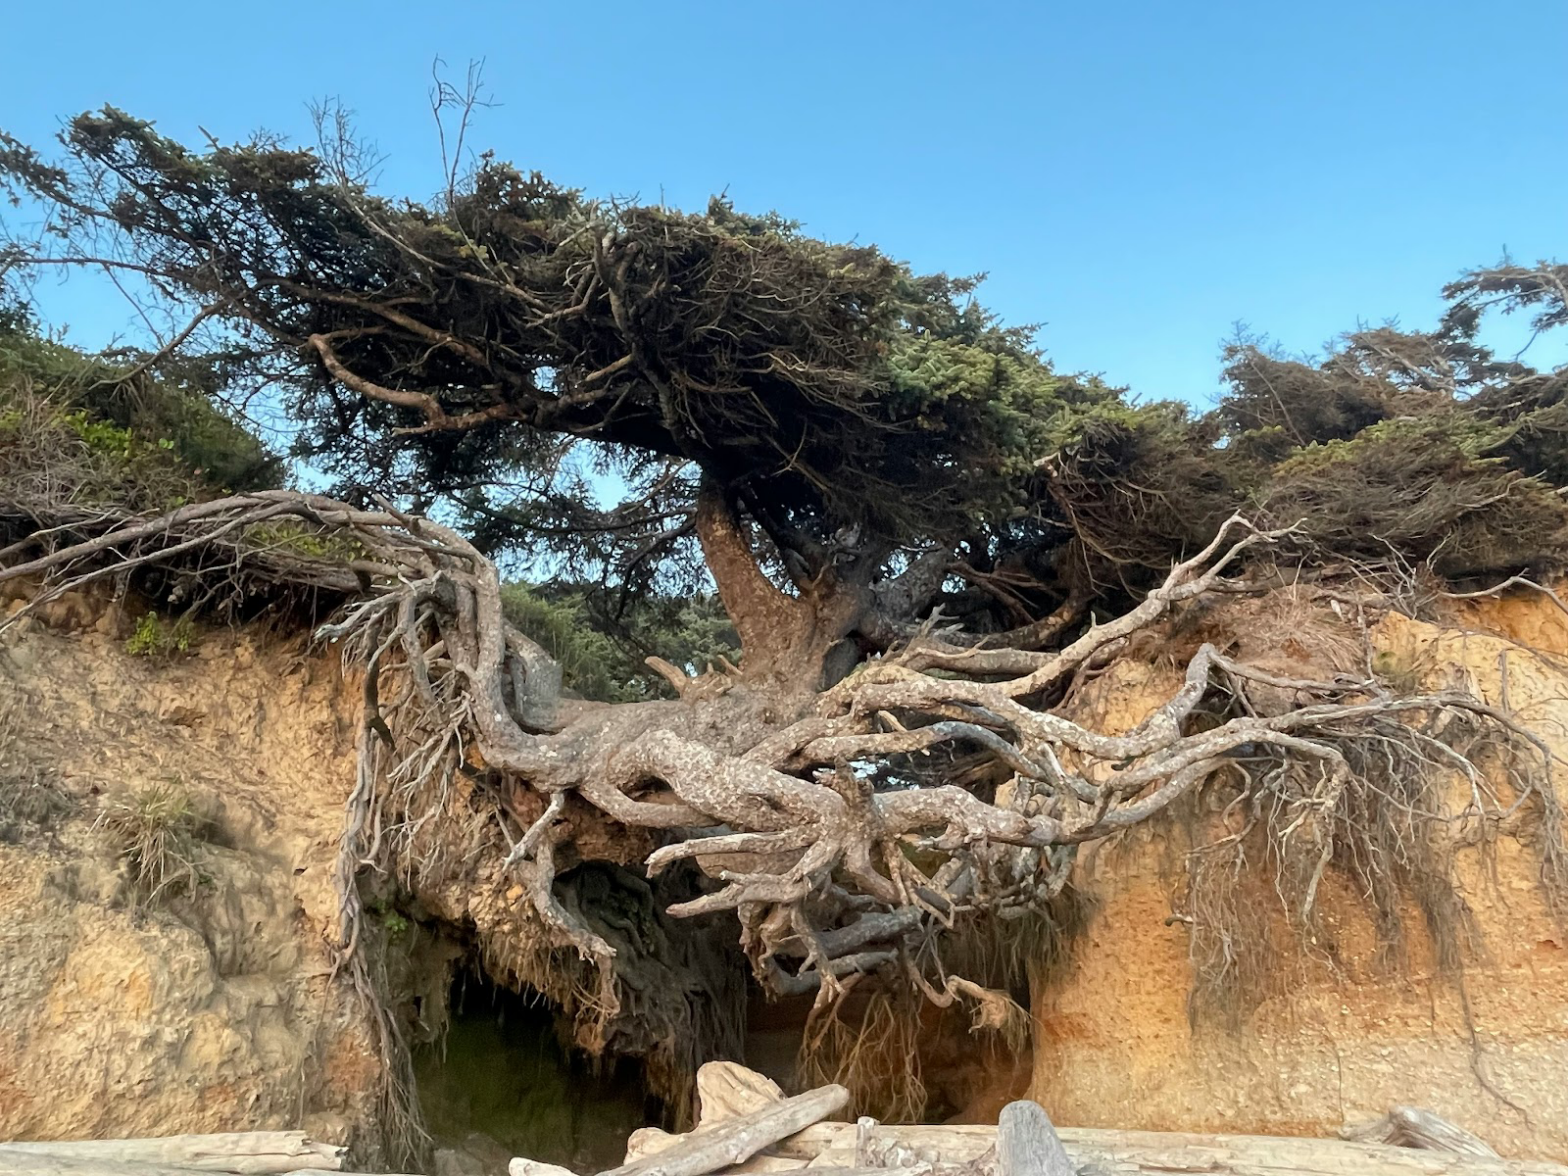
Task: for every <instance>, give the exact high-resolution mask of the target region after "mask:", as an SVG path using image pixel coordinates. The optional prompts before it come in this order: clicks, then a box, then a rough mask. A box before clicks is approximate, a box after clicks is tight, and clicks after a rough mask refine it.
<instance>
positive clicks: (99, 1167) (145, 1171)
mask: <svg viewBox="0 0 1568 1176" xmlns="http://www.w3.org/2000/svg"><path fill="white" fill-rule="evenodd" d="M223 1171H225V1169H223V1168H214V1167H211V1166H208V1167H203V1168H189V1167H185V1166H183V1165H179V1164H163V1163H156V1162H154V1163H142V1162H140V1161H138V1160H122V1159H119V1158H117V1157H116V1156H113V1155H97V1156H69V1155H59V1154H51V1153H49V1152H42V1151H23V1150H21V1149H20V1148H17V1147H14V1146H12V1145H10V1144H0V1176H202V1174H203V1173H212V1172H223ZM227 1171H229V1172H233V1171H234V1169H227ZM251 1171H254V1169H251ZM264 1171H271V1172H288V1173H290V1174H291V1176H368V1174H367V1173H354V1172H343V1171H341V1170H340V1169H339V1168H337V1167H331V1168H321V1167H310V1168H286V1169H280V1168H273V1169H264ZM392 1176H395V1174H392Z"/></svg>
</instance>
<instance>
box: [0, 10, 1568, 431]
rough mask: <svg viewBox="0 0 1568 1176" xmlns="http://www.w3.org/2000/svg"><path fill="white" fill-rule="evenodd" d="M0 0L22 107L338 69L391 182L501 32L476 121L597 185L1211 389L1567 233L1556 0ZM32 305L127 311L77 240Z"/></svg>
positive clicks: (6, 72)
mask: <svg viewBox="0 0 1568 1176" xmlns="http://www.w3.org/2000/svg"><path fill="white" fill-rule="evenodd" d="M7 8H8V11H7V12H6V14H5V16H4V19H3V21H0V36H3V41H0V125H3V126H4V127H5V128H6V129H8V130H10V131H11V132H12V133H14V134H18V135H20V136H21V137H23V138H26V139H30V140H34V141H37V140H42V139H43V138H45V137H46V136H48V135H49V134H50V133H52V131H53V130H54V129H55V128H56V127H57V126H58V124H59V120H60V119H62V118H63V117H66V116H68V115H71V114H73V113H75V112H77V111H80V110H83V109H86V108H89V107H96V106H99V105H101V104H103V103H113V104H115V105H117V106H120V107H122V108H124V109H126V110H128V111H130V112H131V113H133V114H135V115H138V116H141V117H145V118H151V119H154V120H156V121H157V123H158V124H159V126H160V128H162V129H163V130H164V131H165V132H167V133H171V134H174V135H176V136H180V137H188V136H195V135H196V134H197V128H198V126H200V127H203V128H205V129H207V130H208V131H211V132H212V133H213V134H215V135H217V136H219V137H220V138H223V139H234V138H240V137H243V136H244V135H245V134H247V133H248V132H249V131H251V130H253V129H255V128H257V127H265V128H267V129H269V130H273V131H278V132H282V133H285V134H287V135H289V136H291V137H293V138H296V139H301V140H306V141H309V140H311V138H312V132H311V127H310V120H309V116H308V114H307V111H306V104H307V103H308V102H309V101H310V100H311V99H320V98H323V97H327V96H335V97H337V98H339V99H341V101H342V102H343V103H344V104H345V105H347V106H349V107H350V108H352V109H353V110H355V111H356V112H357V116H358V117H357V122H358V124H359V126H360V128H361V129H362V131H363V132H364V133H365V134H366V135H367V136H368V137H370V138H372V139H374V140H375V141H376V142H377V143H378V144H379V145H380V147H381V149H382V151H383V152H384V153H385V154H386V155H387V157H388V158H387V164H386V166H385V168H384V170H383V184H382V187H383V189H385V190H387V191H391V192H395V193H397V194H402V195H410V196H414V197H424V196H427V195H428V194H429V193H430V192H432V191H434V190H435V188H436V187H437V184H438V181H437V176H438V174H439V170H440V169H439V153H438V148H437V143H436V138H435V134H434V128H433V123H432V120H431V117H430V113H429V108H428V100H427V97H426V90H427V88H428V84H429V75H430V68H431V64H432V60H433V59H434V58H435V57H437V56H438V55H439V56H440V57H442V58H443V59H445V61H446V62H447V63H448V64H449V67H450V72H451V73H452V74H453V75H454V76H456V77H461V74H462V72H463V69H464V67H465V66H466V64H467V63H468V61H469V60H470V59H473V58H483V59H484V60H485V63H486V65H485V76H486V79H487V81H488V82H489V85H490V87H491V90H492V91H493V94H494V97H495V98H496V100H497V101H498V102H499V103H500V104H501V105H499V106H498V107H496V108H494V109H492V110H489V111H487V112H485V113H484V114H483V115H482V117H481V119H480V122H479V125H478V128H477V131H476V133H475V138H474V141H475V143H476V144H478V145H480V146H489V147H493V148H495V149H496V151H497V152H498V153H499V154H500V155H502V156H503V157H508V158H510V159H512V160H513V161H514V162H515V163H517V164H519V165H520V166H523V167H536V168H538V169H540V170H541V171H543V172H545V173H546V174H547V175H549V176H550V177H551V178H552V179H555V180H557V181H558V182H561V183H566V184H570V185H573V186H579V187H582V188H585V189H587V190H588V191H589V192H590V193H593V194H599V195H610V194H615V195H629V194H639V195H641V196H642V197H643V198H644V199H658V198H659V197H660V195H661V194H662V196H663V197H664V199H665V200H666V201H668V202H669V203H671V204H675V205H678V206H682V207H691V208H696V207H700V206H701V205H702V204H704V203H705V202H706V200H707V197H708V196H709V194H710V193H713V192H716V191H720V190H727V191H728V192H729V194H730V195H731V197H732V198H733V199H734V200H735V202H736V204H737V205H738V206H739V207H741V208H743V209H747V210H751V211H763V210H767V209H769V208H775V209H778V210H779V211H781V212H784V213H786V214H788V215H790V216H793V217H795V218H797V219H800V220H802V221H804V222H805V223H806V225H807V227H808V228H809V229H810V230H811V231H813V232H815V233H816V234H818V235H821V236H824V237H828V238H835V239H850V238H855V239H858V240H860V241H863V242H874V243H876V244H878V245H880V246H882V247H883V248H884V249H886V250H887V251H888V252H889V253H891V254H893V255H894V256H897V257H900V258H903V259H905V260H908V261H910V262H911V263H913V264H914V265H915V266H917V267H918V268H921V269H925V270H947V271H950V272H954V273H972V272H976V271H986V272H988V273H989V274H990V280H989V282H988V283H987V285H986V287H985V288H984V295H983V297H984V300H985V301H986V302H987V303H988V304H989V305H990V306H991V307H992V308H993V309H995V310H997V311H998V312H1000V313H1001V314H1002V315H1003V316H1004V318H1005V319H1007V320H1008V321H1010V322H1014V323H1019V322H1039V323H1043V324H1044V331H1043V334H1042V342H1043V343H1044V345H1045V346H1046V348H1047V350H1048V351H1049V353H1050V354H1051V356H1052V358H1053V359H1054V361H1055V362H1056V363H1057V365H1058V366H1059V367H1062V368H1066V369H1072V370H1078V369H1088V370H1093V371H1100V372H1103V373H1105V374H1106V375H1107V376H1108V377H1110V378H1111V379H1113V380H1115V381H1117V382H1119V383H1126V384H1129V385H1131V386H1132V388H1133V390H1134V391H1135V392H1136V393H1137V394H1139V395H1140V396H1143V397H1147V398H1153V397H1181V398H1185V399H1188V400H1192V401H1195V402H1198V403H1206V402H1208V401H1209V400H1210V399H1211V397H1212V396H1213V394H1214V392H1215V390H1216V371H1217V366H1218V365H1217V362H1216V359H1217V353H1218V348H1219V344H1220V341H1221V339H1222V337H1224V336H1225V335H1227V334H1228V333H1229V331H1230V327H1231V324H1232V323H1234V322H1235V321H1237V320H1245V321H1246V322H1248V323H1250V324H1251V325H1252V326H1253V327H1255V328H1256V329H1259V330H1263V331H1267V332H1269V333H1270V334H1271V335H1273V336H1274V337H1275V338H1277V339H1279V340H1280V341H1281V342H1282V343H1284V344H1285V345H1286V346H1287V347H1289V348H1290V349H1292V350H1300V349H1312V348H1316V347H1317V346H1319V345H1320V344H1321V343H1322V342H1323V341H1324V340H1326V339H1327V338H1329V337H1330V336H1332V335H1334V334H1336V333H1337V332H1339V331H1340V330H1343V329H1346V328H1349V327H1352V326H1354V325H1355V323H1356V321H1357V320H1358V319H1361V320H1367V321H1381V320H1384V319H1387V318H1398V319H1400V320H1401V321H1402V322H1404V323H1405V324H1406V325H1409V326H1419V325H1424V324H1427V323H1429V322H1430V321H1431V319H1432V318H1433V317H1434V315H1435V313H1436V310H1437V306H1438V300H1437V297H1436V295H1437V290H1438V288H1439V287H1440V286H1441V285H1442V283H1443V282H1444V281H1446V280H1447V279H1449V278H1450V277H1452V276H1454V275H1455V274H1456V273H1457V272H1458V271H1460V270H1461V269H1464V268H1467V267H1470V266H1473V265H1479V264H1485V263H1489V262H1492V261H1495V260H1496V259H1497V258H1498V256H1499V255H1500V254H1501V252H1502V250H1503V249H1504V247H1505V246H1506V247H1507V248H1508V249H1509V250H1510V251H1511V252H1512V253H1513V255H1514V256H1515V258H1516V259H1518V260H1520V261H1527V262H1533V261H1536V260H1538V259H1541V258H1548V257H1552V258H1557V259H1565V258H1568V65H1565V63H1568V0H1492V2H1491V3H1486V4H1483V3H1479V2H1477V0H1361V2H1359V3H1346V2H1343V0H1314V2H1312V3H1302V2H1296V3H1280V2H1278V0H1249V2H1246V3H1241V2H1229V0H1227V2H1203V0H1188V2H1186V3H1177V2H1164V0H1124V2H1121V3H1116V2H1106V0H1078V2H1076V3H1071V4H1067V3H1058V2H1055V0H1051V2H1040V3H1034V4H1026V3H987V2H971V3H968V4H940V5H939V4H932V3H926V2H923V0H904V2H902V3H896V4H895V3H884V2H881V0H877V2H863V0H862V2H857V0H837V2H836V3H819V2H816V0H797V2H792V3H773V4H763V3H755V2H753V3H746V2H745V0H730V2H728V3H706V2H703V3H699V2H685V0H666V2H664V3H650V2H642V3H632V2H627V0H603V2H601V3H597V4H593V3H586V4H585V3H575V4H574V3H540V2H538V0H511V2H505V0H490V2H478V0H443V2H441V3H434V4H432V3H428V2H426V3H419V4H407V3H401V2H399V0H381V2H380V3H375V4H362V3H358V2H352V3H350V2H343V0H314V2H311V3H305V2H300V0H271V2H269V3H265V4H246V3H227V4H226V3H221V2H220V3H213V2H212V0H205V2H203V3H199V4H197V3H188V2H184V0H181V2H173V0H147V2H146V3H143V4H127V3H125V2H124V0H117V2H116V3H112V4H110V3H100V2H97V0H57V2H55V3H42V2H38V0H34V2H25V3H24V2H22V0H16V2H14V3H12V4H10V5H7ZM42 309H43V311H44V313H45V315H46V316H47V317H48V318H49V319H51V320H53V321H54V322H55V323H56V324H59V323H61V322H69V323H70V324H72V333H71V338H73V339H74V340H75V341H77V342H79V343H82V344H87V345H93V344H101V343H102V342H104V341H105V340H106V339H107V338H108V337H109V336H111V335H113V334H114V333H116V332H124V331H128V330H130V329H131V327H132V326H133V317H132V315H131V313H130V311H129V310H128V309H127V308H126V307H125V306H124V305H123V304H121V303H118V302H116V301H115V300H114V298H113V297H112V295H111V294H109V293H106V292H105V291H104V289H103V288H102V287H101V286H99V285H98V284H97V283H96V282H94V281H92V280H89V279H88V278H87V277H86V276H85V275H84V276H79V277H77V278H76V279H75V280H73V281H72V282H70V283H69V284H68V285H67V286H66V287H65V288H63V289H59V288H55V287H53V286H52V285H50V286H45V287H44V288H43V307H42ZM1557 350H1560V348H1559V349H1557ZM1530 358H1532V359H1535V360H1536V362H1544V361H1546V360H1547V359H1552V360H1555V359H1556V358H1557V356H1556V355H1555V354H1554V355H1550V356H1548V355H1538V354H1537V353H1535V352H1532V353H1531V356H1530Z"/></svg>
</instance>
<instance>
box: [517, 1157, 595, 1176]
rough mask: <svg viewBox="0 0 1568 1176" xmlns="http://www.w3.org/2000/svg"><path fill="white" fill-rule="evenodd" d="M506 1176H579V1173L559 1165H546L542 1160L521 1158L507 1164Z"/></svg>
mask: <svg viewBox="0 0 1568 1176" xmlns="http://www.w3.org/2000/svg"><path fill="white" fill-rule="evenodd" d="M506 1176H577V1173H575V1172H573V1171H572V1170H571V1169H570V1168H562V1167H561V1166H559V1165H558V1164H546V1163H545V1162H544V1161H542V1160H530V1159H526V1158H524V1157H522V1156H519V1157H517V1158H516V1159H514V1160H512V1161H511V1163H509V1164H507V1166H506Z"/></svg>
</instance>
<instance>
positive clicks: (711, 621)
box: [501, 584, 739, 702]
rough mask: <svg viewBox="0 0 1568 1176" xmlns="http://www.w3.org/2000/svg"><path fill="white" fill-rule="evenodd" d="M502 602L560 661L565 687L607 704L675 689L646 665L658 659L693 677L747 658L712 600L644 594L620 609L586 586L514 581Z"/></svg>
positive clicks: (525, 630) (517, 625)
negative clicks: (714, 666)
mask: <svg viewBox="0 0 1568 1176" xmlns="http://www.w3.org/2000/svg"><path fill="white" fill-rule="evenodd" d="M501 602H502V607H503V608H504V609H505V613H506V619H507V622H508V623H509V624H511V625H512V626H513V627H514V628H516V629H517V630H518V631H519V632H521V633H523V634H524V635H526V636H527V637H529V638H531V639H532V640H534V641H536V642H538V643H539V645H540V646H541V647H543V649H544V650H545V651H546V652H547V653H549V654H550V656H551V657H553V658H554V659H555V660H556V662H557V663H558V664H559V665H560V667H561V678H562V682H563V683H564V685H565V686H566V687H567V688H568V689H569V690H571V691H573V692H574V693H576V694H578V695H580V696H582V697H583V698H589V699H594V700H596V701H600V702H633V701H637V700H639V699H644V698H652V697H658V696H661V695H665V694H667V692H668V687H667V685H666V684H665V683H664V680H663V679H662V678H660V677H659V676H658V675H657V674H655V673H653V672H651V671H650V670H649V669H648V667H647V665H646V664H645V660H644V659H646V658H648V657H650V656H657V657H662V658H664V659H665V660H666V661H668V662H670V663H671V664H673V665H676V666H679V667H681V668H683V669H685V670H686V671H687V672H688V673H691V674H700V673H702V672H703V671H704V670H706V669H707V668H708V666H709V664H710V663H712V662H715V661H716V660H717V659H718V658H720V657H729V658H731V659H734V658H736V657H738V656H739V651H738V650H737V649H736V642H735V635H734V631H733V630H732V629H731V628H730V625H729V621H728V619H727V618H726V617H725V616H724V612H723V609H722V608H721V607H720V606H719V604H718V602H717V601H716V600H714V599H713V598H711V597H705V596H694V597H691V598H686V599H677V598H662V599H661V598H643V599H640V600H639V601H638V602H637V603H636V604H634V605H629V606H628V607H627V608H625V609H622V610H621V611H620V612H619V613H618V614H614V613H611V612H610V611H609V609H608V608H607V606H606V604H607V602H605V601H604V600H603V599H602V598H600V597H598V596H597V595H596V594H595V593H593V592H592V591H591V590H589V589H587V588H585V587H580V586H578V587H560V586H556V587H554V588H541V587H531V586H529V585H526V584H508V585H507V586H506V587H505V588H503V589H502V591H501Z"/></svg>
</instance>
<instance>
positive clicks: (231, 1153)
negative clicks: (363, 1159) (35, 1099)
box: [0, 1131, 348, 1176]
mask: <svg viewBox="0 0 1568 1176" xmlns="http://www.w3.org/2000/svg"><path fill="white" fill-rule="evenodd" d="M0 1148H5V1149H6V1150H7V1151H9V1152H23V1153H27V1154H30V1155H38V1156H56V1157H60V1158H62V1159H77V1160H115V1161H117V1162H120V1163H124V1164H153V1165H158V1164H162V1165H164V1166H165V1167H174V1168H186V1169H195V1170H197V1171H202V1172H236V1173H240V1174H241V1176H276V1174H278V1173H284V1172H300V1171H305V1170H309V1169H316V1170H319V1171H324V1172H336V1171H338V1170H339V1169H340V1168H342V1167H343V1156H344V1153H345V1152H347V1150H348V1149H347V1148H343V1147H339V1146H337V1145H335V1144H330V1143H319V1142H317V1141H316V1140H314V1139H311V1138H310V1137H309V1136H307V1135H306V1134H305V1133H304V1132H303V1131H233V1132H227V1133H224V1134H219V1135H166V1136H163V1137H161V1138H154V1139H62V1140H48V1141H45V1142H40V1143H0Z"/></svg>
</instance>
